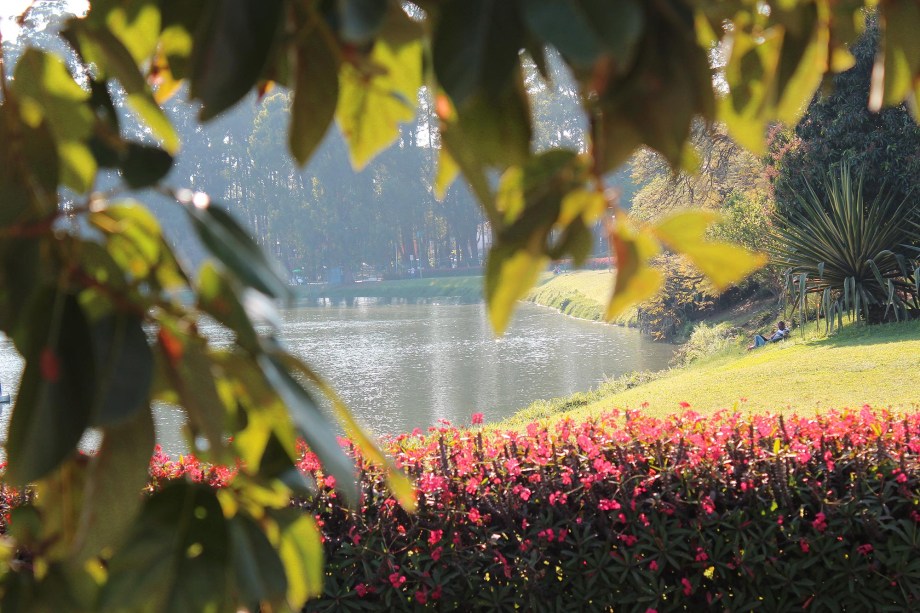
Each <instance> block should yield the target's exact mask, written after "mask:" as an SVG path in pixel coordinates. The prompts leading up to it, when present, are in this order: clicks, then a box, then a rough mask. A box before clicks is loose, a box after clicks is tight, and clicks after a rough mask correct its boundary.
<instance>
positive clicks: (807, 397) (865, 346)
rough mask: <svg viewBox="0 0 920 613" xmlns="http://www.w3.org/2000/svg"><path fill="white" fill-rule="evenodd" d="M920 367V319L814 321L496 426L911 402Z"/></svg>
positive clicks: (538, 406) (538, 407)
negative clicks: (779, 337)
mask: <svg viewBox="0 0 920 613" xmlns="http://www.w3.org/2000/svg"><path fill="white" fill-rule="evenodd" d="M918 371H920V322H909V323H900V324H887V325H882V326H868V327H867V326H864V325H850V326H847V327H845V328H844V330H842V331H841V332H839V333H838V334H836V335H834V336H829V337H828V336H824V335H823V334H821V333H818V332H816V331H815V328H814V327H811V326H807V327H806V329H805V332H804V334H802V333H801V332H795V333H794V334H793V336H792V337H791V338H790V339H789V340H787V341H784V342H782V343H778V344H773V345H767V346H765V347H762V348H760V349H756V350H754V351H750V352H748V351H746V350H745V349H744V347H737V348H732V349H730V350H727V351H725V352H723V353H721V354H719V355H715V356H711V357H709V358H707V359H704V360H702V361H700V362H697V363H695V364H692V365H690V366H688V367H686V368H682V369H674V370H670V371H666V372H664V373H659V374H657V375H653V376H650V377H649V376H647V377H646V378H650V379H652V380H650V381H647V382H645V383H642V382H641V379H636V378H635V377H634V380H635V381H634V384H633V385H629V384H628V383H627V384H624V382H623V381H618V382H612V383H609V384H606V385H604V386H601V388H599V389H598V390H595V391H592V392H588V393H585V394H579V395H576V396H573V397H569V398H565V399H556V400H552V401H545V402H538V403H534V405H531V407H528V408H527V409H524V410H523V411H522V412H521V413H519V414H518V415H516V416H515V417H512V418H510V419H509V420H506V421H504V422H501V423H499V424H495V427H497V428H503V427H511V428H517V427H521V426H522V425H525V424H526V423H527V422H529V421H532V420H534V419H541V418H549V419H551V420H555V419H558V418H560V417H561V416H562V415H566V416H570V417H572V418H574V419H576V420H578V419H580V418H582V417H586V416H588V415H596V414H598V413H600V412H603V411H606V410H609V409H612V408H620V409H623V408H632V409H642V411H643V412H645V413H648V414H650V415H655V416H663V415H666V414H669V413H673V412H675V411H679V410H681V407H680V403H681V402H686V403H689V404H690V406H691V408H692V409H693V410H694V411H697V412H699V413H703V414H706V413H711V412H713V411H716V410H718V409H722V408H728V409H731V408H733V407H736V406H737V407H738V408H739V409H740V410H744V411H796V412H798V413H808V412H813V411H815V410H821V409H829V408H842V407H859V406H862V405H863V404H869V405H872V406H873V407H891V408H894V409H910V408H916V407H917V406H918V405H920V394H918V392H917V383H916V381H917V373H918ZM635 383H638V384H635ZM626 387H628V389H625V388H626ZM576 403H577V404H576ZM646 403H647V404H646ZM568 409H571V410H568Z"/></svg>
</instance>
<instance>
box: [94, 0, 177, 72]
mask: <svg viewBox="0 0 920 613" xmlns="http://www.w3.org/2000/svg"><path fill="white" fill-rule="evenodd" d="M90 8H91V9H92V10H90V12H89V15H87V18H86V21H87V23H90V24H92V25H93V26H94V27H96V28H106V29H108V30H109V31H111V33H112V35H113V36H115V37H116V38H117V39H118V40H119V41H120V42H121V43H122V44H123V45H124V46H125V48H126V49H127V50H128V52H129V53H130V55H131V59H132V60H133V62H134V63H135V64H136V65H142V64H143V63H144V62H145V61H147V60H149V59H150V56H151V55H153V52H154V51H155V50H156V47H157V38H158V36H157V35H158V34H159V33H160V25H161V20H160V9H159V8H158V7H157V3H156V2H154V1H153V0H102V1H100V0H93V3H92V4H91V6H90Z"/></svg>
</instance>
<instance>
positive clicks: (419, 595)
mask: <svg viewBox="0 0 920 613" xmlns="http://www.w3.org/2000/svg"><path fill="white" fill-rule="evenodd" d="M415 602H417V603H419V604H425V603H427V602H428V588H422V589H420V590H419V591H417V592H416V593H415Z"/></svg>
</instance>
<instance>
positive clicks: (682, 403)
mask: <svg viewBox="0 0 920 613" xmlns="http://www.w3.org/2000/svg"><path fill="white" fill-rule="evenodd" d="M677 406H679V407H680V408H682V409H689V408H690V403H689V402H685V401H683V400H681V401H680V402H678V403H677Z"/></svg>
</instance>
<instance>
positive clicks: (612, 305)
mask: <svg viewBox="0 0 920 613" xmlns="http://www.w3.org/2000/svg"><path fill="white" fill-rule="evenodd" d="M611 238H612V240H613V248H614V253H615V255H616V282H615V284H614V288H613V295H612V296H611V297H610V302H608V303H607V311H606V312H605V313H604V317H605V318H606V319H608V320H609V319H613V318H615V317H617V316H618V315H620V314H621V313H622V312H623V311H625V310H626V309H627V308H629V307H630V306H632V305H634V304H636V303H639V302H642V301H644V300H648V299H649V298H651V297H652V296H654V295H655V293H656V292H658V289H659V288H660V287H661V282H662V275H661V273H660V272H658V271H657V270H655V269H654V268H652V267H651V266H649V261H650V260H651V259H652V258H653V257H655V256H656V255H657V254H658V253H659V252H660V248H659V246H658V243H657V242H656V241H655V239H654V238H652V237H651V236H649V235H648V234H645V233H640V232H637V231H636V230H635V229H633V228H632V227H630V226H629V224H628V223H627V221H626V216H625V215H619V216H618V217H617V222H616V228H615V229H614V231H613V235H612V237H611Z"/></svg>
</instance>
